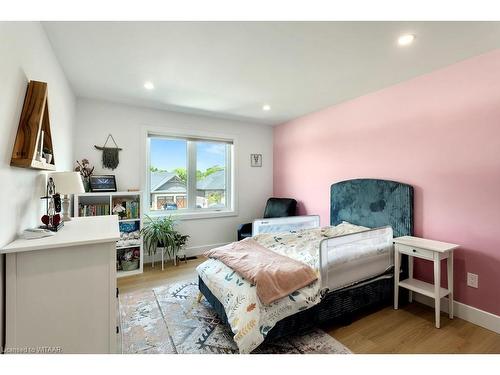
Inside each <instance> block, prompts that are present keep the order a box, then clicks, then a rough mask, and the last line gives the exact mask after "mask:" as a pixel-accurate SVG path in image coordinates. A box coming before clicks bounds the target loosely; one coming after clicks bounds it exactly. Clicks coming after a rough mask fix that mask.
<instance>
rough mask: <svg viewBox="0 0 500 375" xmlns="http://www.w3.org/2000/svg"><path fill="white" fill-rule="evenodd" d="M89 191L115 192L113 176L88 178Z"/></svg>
mask: <svg viewBox="0 0 500 375" xmlns="http://www.w3.org/2000/svg"><path fill="white" fill-rule="evenodd" d="M90 191H92V192H98V191H101V192H112V191H116V180H115V176H114V175H103V176H90Z"/></svg>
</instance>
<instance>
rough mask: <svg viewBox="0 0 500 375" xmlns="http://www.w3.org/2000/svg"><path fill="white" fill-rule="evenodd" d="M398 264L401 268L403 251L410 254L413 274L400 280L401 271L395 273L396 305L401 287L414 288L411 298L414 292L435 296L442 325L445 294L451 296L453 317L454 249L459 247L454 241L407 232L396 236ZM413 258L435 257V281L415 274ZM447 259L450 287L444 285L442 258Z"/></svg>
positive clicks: (409, 260) (436, 309)
mask: <svg viewBox="0 0 500 375" xmlns="http://www.w3.org/2000/svg"><path fill="white" fill-rule="evenodd" d="M394 244H395V246H394V267H395V269H396V270H399V269H400V268H401V256H400V254H406V255H408V270H409V278H408V279H406V280H402V281H400V280H399V272H395V273H394V309H395V310H397V309H398V296H399V287H403V288H406V289H408V290H409V291H410V294H409V299H410V302H411V301H412V300H413V292H416V293H420V294H423V295H425V296H428V297H431V298H434V308H435V314H436V328H439V327H440V319H439V317H440V311H441V298H443V297H446V296H448V301H449V302H448V303H449V307H448V311H449V316H450V319H453V250H454V249H456V248H457V247H459V245H455V244H452V243H446V242H439V241H433V240H426V239H423V238H418V237H411V236H404V237H398V238H395V239H394ZM413 258H420V259H426V260H431V261H433V262H434V284H429V283H426V282H424V281H420V280H417V279H414V278H413ZM443 259H447V266H448V289H445V288H441V260H443Z"/></svg>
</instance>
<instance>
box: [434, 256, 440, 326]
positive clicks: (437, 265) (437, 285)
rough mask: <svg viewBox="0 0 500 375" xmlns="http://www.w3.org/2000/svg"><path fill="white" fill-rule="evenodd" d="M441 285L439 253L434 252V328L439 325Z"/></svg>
mask: <svg viewBox="0 0 500 375" xmlns="http://www.w3.org/2000/svg"><path fill="white" fill-rule="evenodd" d="M440 287H441V262H440V261H439V254H438V253H434V309H435V314H436V328H439V327H440V314H441V298H439V288H440Z"/></svg>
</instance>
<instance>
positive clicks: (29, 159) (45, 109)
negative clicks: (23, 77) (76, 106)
mask: <svg viewBox="0 0 500 375" xmlns="http://www.w3.org/2000/svg"><path fill="white" fill-rule="evenodd" d="M44 149H48V150H50V151H51V152H52V150H53V148H52V135H51V132H50V118H49V106H48V101H47V83H46V82H39V81H30V82H29V83H28V89H27V91H26V96H25V98H24V104H23V109H22V111H21V118H20V119H19V126H18V128H17V134H16V141H15V142H14V149H13V150H12V158H11V160H10V165H11V166H13V167H22V168H33V169H43V170H48V171H54V170H55V169H56V166H55V160H54V157H53V154H51V155H52V157H51V158H50V161H48V160H46V158H44V156H43V152H44V151H43V150H44Z"/></svg>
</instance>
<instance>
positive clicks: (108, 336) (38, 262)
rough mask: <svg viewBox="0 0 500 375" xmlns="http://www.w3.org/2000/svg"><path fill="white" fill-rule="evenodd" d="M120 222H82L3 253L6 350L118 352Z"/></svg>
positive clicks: (104, 219)
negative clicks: (116, 246) (4, 259)
mask: <svg viewBox="0 0 500 375" xmlns="http://www.w3.org/2000/svg"><path fill="white" fill-rule="evenodd" d="M117 225H118V219H117V217H116V216H107V217H98V218H93V219H92V218H78V219H74V220H72V221H69V222H67V223H66V225H65V228H64V230H63V231H59V232H57V233H56V234H55V235H53V236H51V237H46V238H39V239H29V240H27V239H18V240H16V241H14V242H12V243H11V244H9V245H7V246H5V247H4V248H3V249H2V250H0V254H7V255H6V262H5V265H6V270H5V285H6V288H5V292H6V293H5V307H6V311H5V312H6V314H5V319H6V325H5V334H6V337H5V343H6V349H11V350H23V349H26V348H29V349H30V350H35V351H36V350H41V351H40V352H39V353H42V354H43V353H45V354H47V352H46V350H47V349H49V348H52V349H51V350H53V351H55V352H56V353H116V344H117V317H116V303H117V295H116V270H115V267H114V257H115V252H116V250H115V243H116V241H117V240H118V238H119V234H118V230H117ZM23 353H24V352H23ZM29 353H31V351H30V352H29Z"/></svg>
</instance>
